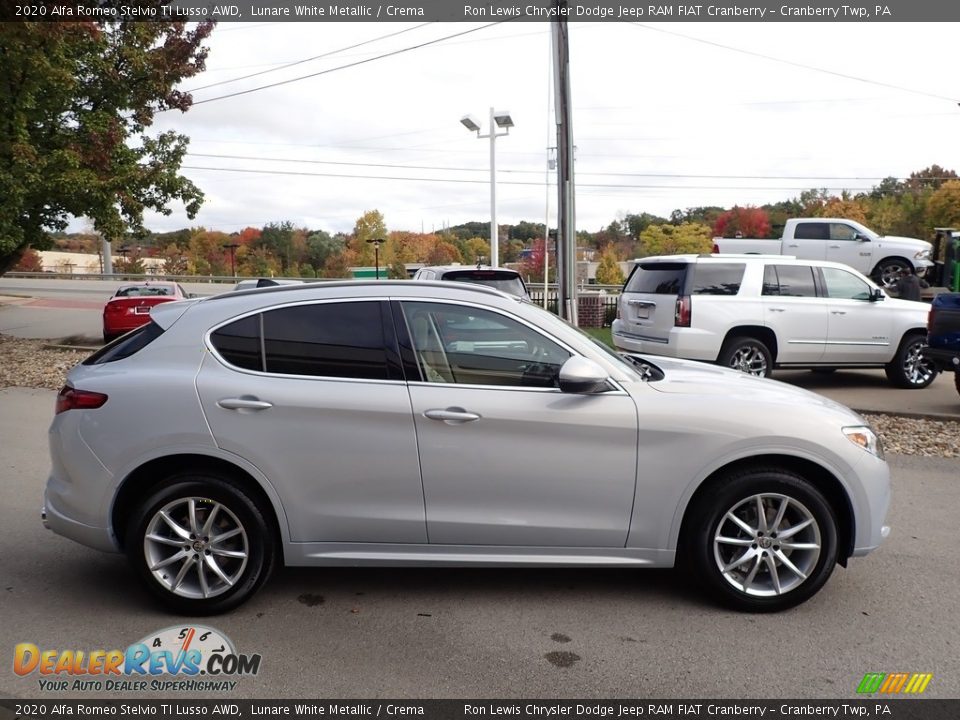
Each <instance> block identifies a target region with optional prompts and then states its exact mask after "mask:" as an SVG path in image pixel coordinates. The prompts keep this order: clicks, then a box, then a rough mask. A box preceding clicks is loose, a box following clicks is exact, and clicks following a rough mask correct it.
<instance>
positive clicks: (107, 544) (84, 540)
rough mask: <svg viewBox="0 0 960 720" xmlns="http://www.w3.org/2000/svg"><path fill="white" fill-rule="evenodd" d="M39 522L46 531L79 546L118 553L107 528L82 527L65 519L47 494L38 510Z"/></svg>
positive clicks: (76, 522)
mask: <svg viewBox="0 0 960 720" xmlns="http://www.w3.org/2000/svg"><path fill="white" fill-rule="evenodd" d="M40 522H42V523H43V526H44V527H45V528H46V529H47V530H52V531H53V532H55V533H56V534H57V535H62V536H63V537H65V538H70V539H71V540H74V541H76V542H78V543H80V544H81V545H86V546H87V547H92V548H94V549H96V550H103V551H104V552H119V548H118V546H117V543H116V542H115V541H114V537H113V534H112V533H111V532H110V531H109V530H108V529H107V528H102V527H93V526H91V525H84V524H83V523H82V522H78V521H76V520H74V519H72V518H69V517H67V516H66V515H64V514H63V513H61V512H60V511H59V510H57V508H56V507H55V506H54V505H53V503H51V499H50V493H49V492H47V493H45V494H44V501H43V508H42V509H41V510H40Z"/></svg>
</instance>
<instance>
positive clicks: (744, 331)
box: [717, 325, 779, 363]
mask: <svg viewBox="0 0 960 720" xmlns="http://www.w3.org/2000/svg"><path fill="white" fill-rule="evenodd" d="M735 337H749V338H753V339H754V340H759V341H760V342H762V343H763V344H764V345H766V346H767V349H768V350H769V351H770V358H771V360H772V361H773V362H774V363H776V362H777V354H778V349H779V345H778V343H777V334H776V333H775V332H774V331H773V329H772V328H769V327H766V326H765V325H737V326H736V327H732V328H730V329H729V330H727V334H726V335H724V336H723V342H721V343H720V348H719V349H718V350H717V358H719V357H720V353H721V352H722V350H723V346H724V345H726V344H727V343H728V342H729V341H730V340H731V339H732V338H735Z"/></svg>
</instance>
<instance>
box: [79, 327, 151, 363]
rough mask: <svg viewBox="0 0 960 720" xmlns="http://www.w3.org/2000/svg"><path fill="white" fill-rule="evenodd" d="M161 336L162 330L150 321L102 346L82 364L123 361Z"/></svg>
mask: <svg viewBox="0 0 960 720" xmlns="http://www.w3.org/2000/svg"><path fill="white" fill-rule="evenodd" d="M161 335H163V328H162V327H160V326H159V325H157V324H156V323H155V322H153V321H150V322H149V323H147V324H146V325H141V326H140V327H138V328H137V329H136V330H132V331H131V332H128V333H127V334H126V335H123V336H121V337H119V338H117V339H116V340H114V341H113V342H112V343H108V344H107V345H104V346H103V347H102V348H100V349H99V350H97V352H95V353H94V354H93V355H91V356H90V357H88V358H87V359H86V360H84V361H83V364H84V365H103V364H104V363H108V362H116V361H117V360H123V359H124V358H128V357H130V356H131V355H133V354H135V353H138V352H140V351H141V350H143V349H144V348H145V347H146V346H147V345H149V344H150V343H152V342H153V341H154V340H156V339H157V338H158V337H160V336H161Z"/></svg>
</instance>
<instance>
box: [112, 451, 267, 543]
mask: <svg viewBox="0 0 960 720" xmlns="http://www.w3.org/2000/svg"><path fill="white" fill-rule="evenodd" d="M185 470H193V471H199V472H204V471H206V472H213V473H217V474H219V475H223V476H226V477H229V478H230V479H231V480H232V481H233V482H235V483H236V484H237V486H238V487H239V488H240V489H241V490H243V492H244V493H246V494H247V495H249V496H250V498H251V499H252V500H253V501H254V502H256V504H257V505H258V506H259V507H260V510H261V511H262V512H263V514H264V517H265V518H266V519H267V522H268V523H269V526H270V530H271V532H272V533H273V535H274V539H275V540H276V543H277V548H278V552H280V553H282V548H283V545H284V540H285V538H284V534H283V533H282V532H281V529H280V519H279V518H278V515H277V507H276V505H275V504H274V502H273V501H272V499H271V497H270V495H269V494H268V493H267V491H266V490H265V489H264V487H263V486H262V485H261V484H260V482H259V481H258V480H257V479H256V478H255V477H254V476H253V475H251V474H250V473H249V472H247V471H246V470H244V469H243V468H242V467H240V466H239V465H237V464H235V463H232V462H230V461H229V460H226V459H223V458H218V457H213V456H211V455H202V454H197V453H181V454H176V455H165V456H163V457H159V458H154V459H152V460H148V461H147V462H145V463H143V464H142V465H140V466H139V467H137V468H136V469H134V470H133V471H131V472H130V473H129V474H128V475H127V476H126V477H125V478H124V479H123V481H122V482H121V483H120V485H119V487H118V488H117V491H116V494H115V495H114V500H113V507H112V508H111V511H110V523H111V525H112V527H113V533H114V535H115V537H116V539H117V544H118V545H119V548H120V550H121V551H123V550H125V539H126V538H125V537H124V536H125V535H126V532H127V521H128V519H129V518H130V516H131V513H132V512H133V509H134V508H135V507H136V505H137V503H138V502H140V501H142V500H144V499H145V498H147V497H149V496H150V495H152V494H153V493H155V492H156V491H157V490H159V489H160V488H162V487H164V486H166V485H168V484H170V483H169V478H170V477H171V476H172V475H173V474H174V473H177V472H183V471H185ZM279 559H280V558H278V560H279Z"/></svg>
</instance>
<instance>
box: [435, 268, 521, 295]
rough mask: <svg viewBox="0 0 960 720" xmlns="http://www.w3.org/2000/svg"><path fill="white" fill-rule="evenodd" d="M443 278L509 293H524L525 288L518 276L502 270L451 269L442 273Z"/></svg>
mask: <svg viewBox="0 0 960 720" xmlns="http://www.w3.org/2000/svg"><path fill="white" fill-rule="evenodd" d="M443 279H444V280H449V281H453V282H469V283H477V284H479V285H486V286H487V287H492V288H496V289H497V290H502V291H503V292H505V293H510V294H511V295H526V294H527V288H526V287H525V286H524V284H523V280H521V279H520V276H519V275H517V274H516V273H512V272H504V271H503V270H453V271H451V272H448V273H444V275H443Z"/></svg>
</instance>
